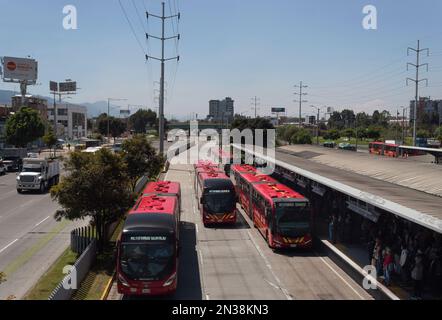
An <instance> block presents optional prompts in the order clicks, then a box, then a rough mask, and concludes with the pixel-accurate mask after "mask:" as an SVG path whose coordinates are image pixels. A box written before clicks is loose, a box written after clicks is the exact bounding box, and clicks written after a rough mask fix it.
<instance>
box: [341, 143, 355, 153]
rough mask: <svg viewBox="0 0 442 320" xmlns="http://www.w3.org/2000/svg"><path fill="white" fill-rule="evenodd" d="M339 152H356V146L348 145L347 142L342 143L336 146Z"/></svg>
mask: <svg viewBox="0 0 442 320" xmlns="http://www.w3.org/2000/svg"><path fill="white" fill-rule="evenodd" d="M338 148H339V149H341V150H347V151H356V146H355V145H353V144H350V143H348V142H342V143H340V144H339V146H338Z"/></svg>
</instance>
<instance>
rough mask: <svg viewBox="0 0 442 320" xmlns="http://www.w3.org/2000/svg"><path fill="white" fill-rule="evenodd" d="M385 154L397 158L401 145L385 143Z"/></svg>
mask: <svg viewBox="0 0 442 320" xmlns="http://www.w3.org/2000/svg"><path fill="white" fill-rule="evenodd" d="M384 156H387V157H392V158H397V157H398V156H399V145H398V144H391V143H386V144H385V145H384Z"/></svg>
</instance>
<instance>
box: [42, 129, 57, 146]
mask: <svg viewBox="0 0 442 320" xmlns="http://www.w3.org/2000/svg"><path fill="white" fill-rule="evenodd" d="M43 142H44V143H45V145H46V146H47V147H48V148H49V150H51V149H52V148H53V147H54V146H55V145H56V144H57V137H56V136H55V134H54V132H53V131H52V129H51V128H48V131H47V133H46V134H45V135H44V136H43Z"/></svg>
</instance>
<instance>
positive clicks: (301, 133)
mask: <svg viewBox="0 0 442 320" xmlns="http://www.w3.org/2000/svg"><path fill="white" fill-rule="evenodd" d="M290 142H291V143H293V144H311V143H312V135H311V133H310V131H308V130H306V129H304V128H300V129H299V130H298V131H297V132H296V133H295V134H294V135H293V136H292V137H291V139H290Z"/></svg>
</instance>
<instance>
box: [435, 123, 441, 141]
mask: <svg viewBox="0 0 442 320" xmlns="http://www.w3.org/2000/svg"><path fill="white" fill-rule="evenodd" d="M435 137H436V139H437V140H439V141H440V142H441V143H442V126H440V127H439V128H437V129H436V131H435Z"/></svg>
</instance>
